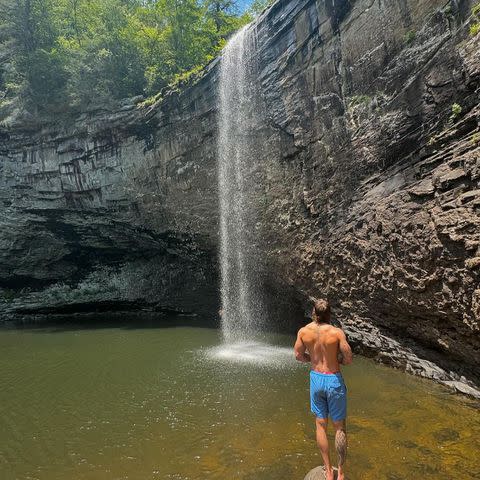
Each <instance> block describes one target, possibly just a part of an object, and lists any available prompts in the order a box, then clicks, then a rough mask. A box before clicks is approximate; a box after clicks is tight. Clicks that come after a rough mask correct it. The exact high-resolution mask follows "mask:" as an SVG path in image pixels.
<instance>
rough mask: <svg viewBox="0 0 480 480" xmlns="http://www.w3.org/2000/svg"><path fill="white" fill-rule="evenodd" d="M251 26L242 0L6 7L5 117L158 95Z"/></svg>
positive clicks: (0, 8) (0, 54) (0, 4)
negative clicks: (241, 10) (239, 3)
mask: <svg viewBox="0 0 480 480" xmlns="http://www.w3.org/2000/svg"><path fill="white" fill-rule="evenodd" d="M250 19H251V16H250V14H248V13H246V14H242V15H240V14H239V13H238V11H237V8H236V0H0V118H2V117H3V118H5V117H6V116H8V115H11V114H12V112H14V111H17V113H18V112H19V111H22V110H23V112H24V113H25V112H29V114H30V115H34V116H38V115H40V116H41V115H42V114H51V113H56V112H63V111H70V110H72V109H77V110H79V109H83V108H88V107H89V106H91V105H98V104H102V105H112V106H113V105H114V102H115V101H116V100H118V99H121V98H124V97H130V96H135V95H145V96H148V95H152V94H154V93H156V92H158V91H159V90H161V89H162V88H164V87H166V86H167V85H169V84H170V83H171V82H173V81H175V79H176V78H177V77H179V76H181V75H185V72H188V71H190V70H192V69H198V68H199V67H201V66H203V65H205V64H206V63H208V61H210V60H211V59H212V58H213V57H214V56H215V55H216V54H217V53H218V51H219V50H220V48H221V47H222V46H223V44H224V42H225V39H226V38H227V37H228V36H229V35H230V34H231V33H232V32H233V31H235V30H236V29H238V28H239V27H241V26H242V25H244V24H245V23H247V22H248V21H249V20H250Z"/></svg>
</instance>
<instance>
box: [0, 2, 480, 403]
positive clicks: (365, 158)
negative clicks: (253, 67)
mask: <svg viewBox="0 0 480 480" xmlns="http://www.w3.org/2000/svg"><path fill="white" fill-rule="evenodd" d="M472 4H473V2H469V1H466V2H461V3H460V4H459V3H458V2H446V1H444V0H443V1H434V0H429V1H424V2H413V1H408V0H402V1H400V2H394V3H393V2H392V3H390V2H372V1H371V0H370V1H368V0H357V1H348V0H340V1H335V2H331V1H329V0H319V1H317V2H314V1H311V0H302V1H292V0H290V1H287V0H281V1H278V2H276V3H275V4H274V5H273V6H272V7H271V8H270V9H269V10H267V11H266V12H265V13H264V14H262V15H261V16H260V18H259V19H258V21H257V23H256V24H255V27H254V28H255V31H256V36H257V43H258V58H257V59H256V61H257V63H258V66H259V83H260V84H261V91H262V98H261V101H262V102H263V104H264V107H265V108H264V111H265V118H264V122H263V124H264V128H261V129H258V131H257V135H258V144H259V146H261V148H260V147H259V154H258V162H257V163H256V164H255V165H252V172H251V180H252V182H251V184H252V185H253V186H252V189H253V192H254V193H255V195H254V198H255V199H256V200H255V201H256V202H257V205H256V210H257V211H258V212H259V214H258V218H256V219H255V222H256V223H255V228H256V229H257V231H258V232H260V233H261V238H262V241H261V242H260V243H259V244H258V245H256V246H255V247H258V248H252V255H255V253H254V252H255V251H257V252H259V253H258V259H257V260H258V265H259V266H260V267H261V269H262V272H263V276H262V281H263V283H264V286H265V287H266V289H267V291H268V292H269V293H270V296H271V297H272V298H273V301H272V306H275V301H274V300H275V299H283V300H284V301H285V299H288V301H290V300H294V301H295V302H298V305H300V306H304V307H305V308H306V307H307V305H308V299H309V297H310V296H317V297H318V296H326V297H328V298H329V299H330V300H331V302H332V304H333V308H334V312H335V313H336V316H337V319H338V320H339V321H340V322H341V323H342V324H343V325H344V327H345V328H346V330H347V331H348V333H349V336H350V338H351V340H352V343H354V345H355V348H356V349H357V351H359V352H362V353H363V354H366V355H368V356H372V357H375V358H377V359H378V360H379V361H381V362H383V363H388V364H390V365H392V366H395V367H398V368H402V369H405V370H407V371H410V372H412V373H415V374H419V375H422V376H425V377H429V378H434V379H436V380H438V381H441V382H449V385H450V386H451V387H453V388H455V389H457V390H460V391H461V390H462V389H464V390H468V389H469V388H472V387H473V386H474V385H475V384H476V385H479V384H480V380H479V379H480V371H479V365H480V337H479V322H480V283H479V277H480V236H479V232H480V215H479V208H480V193H479V192H480V183H479V182H480V127H479V123H480V107H479V89H480V54H479V52H480V45H479V42H480V36H479V35H477V36H476V37H472V36H470V35H469V34H468V26H469V22H470V21H471V20H470V19H469V15H470V10H471V7H472ZM217 83H218V62H213V63H212V64H211V65H210V66H209V67H208V69H207V72H206V74H205V76H204V77H203V78H202V79H200V81H198V82H197V83H196V84H194V85H193V86H190V87H187V88H185V89H183V90H182V91H180V92H172V93H170V94H169V95H166V96H165V97H164V98H163V99H162V100H161V101H159V102H157V103H156V104H153V105H150V106H147V105H142V104H136V106H134V107H132V108H128V109H123V110H121V111H119V112H114V113H112V112H100V111H99V112H89V113H86V114H84V115H83V116H82V117H80V118H77V119H76V120H74V121H71V122H70V123H67V122H63V123H58V122H57V123H55V122H53V123H52V124H51V125H47V126H45V127H44V128H42V129H40V130H39V129H37V130H34V131H28V130H26V127H25V129H24V130H22V129H21V128H20V127H17V128H15V129H10V130H3V131H2V132H1V135H0V153H1V163H0V182H1V183H0V201H1V202H2V204H3V207H4V208H3V214H2V216H1V217H0V285H1V287H2V288H3V289H4V290H3V302H2V306H1V308H2V312H4V313H3V315H4V317H6V316H8V317H9V318H13V317H15V315H20V314H21V315H25V309H27V310H28V309H29V310H28V311H30V312H31V311H32V309H35V308H38V309H43V308H46V307H49V308H56V307H59V308H60V307H61V308H63V307H62V306H64V305H66V304H73V303H79V304H84V303H88V304H94V303H95V302H105V301H115V300H117V299H122V298H123V299H126V300H127V301H129V302H130V301H131V302H137V301H138V302H144V303H145V304H151V305H154V306H155V308H168V309H173V310H179V311H200V310H201V311H215V310H216V309H217V307H218V305H217V302H218V300H216V298H217V297H218V294H217V292H218V280H217V278H218V272H217V259H216V251H217V248H216V247H217V244H218V221H219V219H218V200H217V191H216V182H217V177H216V175H217V174H216V135H217V127H216V125H217V117H216V113H217V111H216V109H217V102H216V85H217ZM454 103H458V105H460V107H461V108H460V110H461V111H460V113H456V114H455V113H454V112H453V110H452V106H453V104H454ZM26 288H28V291H27V290H26ZM22 309H23V312H24V313H21V312H22ZM299 311H301V308H300V309H299ZM290 313H293V312H290ZM300 316H301V315H300ZM297 317H298V316H297ZM469 385H470V386H469ZM469 393H470V394H472V392H471V391H470V392H469Z"/></svg>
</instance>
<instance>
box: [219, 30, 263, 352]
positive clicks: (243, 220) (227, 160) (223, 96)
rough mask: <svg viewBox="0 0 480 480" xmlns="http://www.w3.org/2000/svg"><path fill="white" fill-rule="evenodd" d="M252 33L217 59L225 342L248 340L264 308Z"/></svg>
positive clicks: (233, 41) (235, 41) (230, 44)
mask: <svg viewBox="0 0 480 480" xmlns="http://www.w3.org/2000/svg"><path fill="white" fill-rule="evenodd" d="M254 48H255V37H254V35H253V34H252V32H251V30H249V28H248V26H247V27H245V28H243V29H242V30H240V31H239V32H238V33H237V34H236V35H235V36H234V37H233V38H232V39H231V40H230V41H229V42H228V44H227V46H226V47H225V49H224V51H223V54H222V58H221V62H220V86H219V90H220V91H219V140H218V180H219V195H220V234H221V239H220V240H221V241H220V243H221V245H220V261H221V275H222V285H221V289H222V312H223V313H222V331H223V335H224V340H225V342H226V343H232V342H236V343H238V342H244V341H251V340H252V332H253V331H254V330H257V329H258V327H259V326H261V323H262V318H263V309H262V305H261V297H260V293H259V289H258V286H257V285H256V277H255V273H256V272H255V268H254V265H253V264H252V254H251V253H252V252H251V249H252V236H253V234H254V232H253V231H252V222H251V218H252V211H251V202H250V201H249V200H250V199H249V195H250V189H249V187H250V185H249V182H248V172H249V168H250V166H251V162H252V160H253V157H254V154H255V150H256V145H255V142H256V137H255V135H253V134H252V123H253V122H252V120H254V119H256V118H258V117H259V116H260V115H258V112H257V105H258V95H257V89H256V85H255V77H254V72H255V65H254V60H253V59H254V58H255V52H254Z"/></svg>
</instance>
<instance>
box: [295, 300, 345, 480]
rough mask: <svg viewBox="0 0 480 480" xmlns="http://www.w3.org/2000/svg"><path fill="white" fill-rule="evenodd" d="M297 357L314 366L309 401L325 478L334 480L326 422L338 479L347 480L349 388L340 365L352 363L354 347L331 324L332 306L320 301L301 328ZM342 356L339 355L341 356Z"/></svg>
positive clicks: (311, 374)
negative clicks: (331, 428) (330, 426)
mask: <svg viewBox="0 0 480 480" xmlns="http://www.w3.org/2000/svg"><path fill="white" fill-rule="evenodd" d="M294 349H295V357H296V359H297V360H298V361H299V362H306V363H308V362H309V363H310V364H311V365H312V370H311V371H310V404H311V410H312V413H313V414H314V415H315V416H316V419H315V420H316V425H317V444H318V447H319V448H320V452H321V454H322V457H323V463H324V464H325V473H326V480H333V478H334V477H333V468H332V464H331V463H330V454H329V451H328V439H327V423H328V417H329V416H330V418H331V419H332V422H333V426H334V427H335V448H336V450H337V455H338V477H337V478H338V480H344V479H345V467H344V463H345V458H346V456H347V434H346V425H345V420H346V417H347V388H346V386H345V382H344V381H343V377H342V374H341V373H340V364H342V365H348V364H350V363H352V349H351V348H350V345H349V344H348V342H347V339H346V337H345V333H344V332H343V330H342V329H340V328H336V327H334V326H332V325H330V305H329V304H328V301H326V300H317V301H316V302H315V306H314V307H313V311H312V322H311V323H309V324H308V325H307V326H305V327H303V328H301V329H300V330H299V332H298V336H297V341H296V342H295V347H294ZM339 357H340V358H339Z"/></svg>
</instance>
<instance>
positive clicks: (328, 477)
mask: <svg viewBox="0 0 480 480" xmlns="http://www.w3.org/2000/svg"><path fill="white" fill-rule="evenodd" d="M323 470H324V474H325V480H335V474H334V473H333V468H332V467H330V468H327V467H323Z"/></svg>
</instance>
